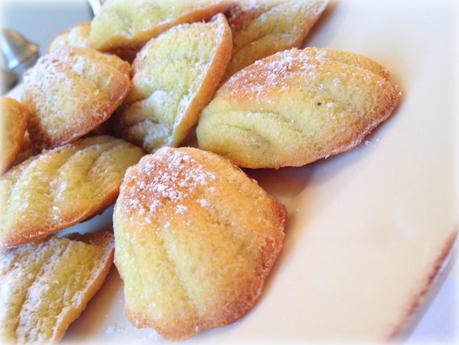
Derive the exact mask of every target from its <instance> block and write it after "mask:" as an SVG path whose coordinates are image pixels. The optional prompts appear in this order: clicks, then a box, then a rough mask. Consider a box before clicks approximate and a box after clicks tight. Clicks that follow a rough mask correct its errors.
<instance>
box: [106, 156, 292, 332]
mask: <svg viewBox="0 0 459 345" xmlns="http://www.w3.org/2000/svg"><path fill="white" fill-rule="evenodd" d="M113 217H114V218H113V219H114V231H115V264H116V266H117V268H118V270H119V272H120V274H121V277H122V279H123V281H124V296H125V301H126V305H125V312H126V315H127V317H128V318H129V320H130V321H131V322H132V323H133V324H134V325H135V326H137V327H152V328H154V329H156V330H157V331H158V332H159V333H160V334H161V335H163V336H164V337H166V338H170V339H181V338H187V337H191V336H193V335H195V334H196V333H198V332H200V331H204V330H206V329H209V328H213V327H219V326H223V325H226V324H228V323H231V322H233V321H235V320H237V319H239V318H240V317H242V316H243V315H244V314H245V313H246V312H247V311H249V310H250V309H251V308H252V307H253V306H254V304H255V303H256V301H257V299H258V297H259V296H260V293H261V290H262V287H263V283H264V281H265V279H266V277H267V275H268V274H269V272H270V270H271V267H272V266H273V264H274V262H275V260H276V258H277V256H278V254H279V252H280V250H281V248H282V244H283V238H284V227H285V222H286V217H287V214H286V210H285V208H284V207H283V206H282V205H281V204H279V203H278V202H277V201H276V200H275V199H273V198H272V197H270V196H269V195H268V194H267V193H266V192H265V191H264V190H263V189H261V188H260V187H259V186H258V184H257V183H256V182H255V181H253V180H252V179H250V178H249V177H247V176H246V175H245V174H244V173H243V172H242V171H241V170H239V169H238V168H236V167H234V166H233V165H232V164H231V163H230V162H229V161H228V160H226V159H224V158H222V157H219V156H218V155H215V154H213V153H210V152H205V151H201V150H198V149H193V148H179V149H175V148H162V149H160V150H158V151H157V152H156V153H155V154H153V155H148V156H145V157H144V158H143V159H142V160H141V161H140V162H139V163H138V164H137V165H136V166H134V167H131V168H130V169H128V172H127V173H126V177H125V178H124V181H123V184H122V186H121V192H120V196H119V198H118V200H117V202H116V206H115V211H114V216H113Z"/></svg>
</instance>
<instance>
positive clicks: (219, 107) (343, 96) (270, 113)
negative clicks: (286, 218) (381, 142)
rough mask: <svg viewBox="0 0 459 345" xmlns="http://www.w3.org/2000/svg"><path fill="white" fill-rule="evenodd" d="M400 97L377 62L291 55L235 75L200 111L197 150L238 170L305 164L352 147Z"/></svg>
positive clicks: (319, 53)
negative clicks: (214, 155)
mask: <svg viewBox="0 0 459 345" xmlns="http://www.w3.org/2000/svg"><path fill="white" fill-rule="evenodd" d="M400 97H401V93H400V90H399V88H398V86H397V85H395V84H394V83H393V82H392V81H391V80H390V76H389V72H387V70H385V69H384V68H383V67H381V66H380V65H378V64H377V63H376V62H374V61H372V60H370V59H368V58H366V57H363V56H360V55H357V54H353V53H348V52H342V51H334V50H330V49H318V48H306V49H304V50H298V49H292V50H288V51H284V52H280V53H277V54H275V55H273V56H271V57H268V58H266V59H263V60H260V61H257V62H256V63H254V64H253V65H251V66H249V67H247V68H245V69H243V70H242V71H240V72H239V73H236V74H235V75H234V76H233V77H231V78H230V79H229V80H228V81H227V82H226V83H225V84H224V85H223V86H222V87H221V89H220V90H219V91H218V92H217V95H216V96H215V98H214V100H213V101H212V102H211V103H210V104H209V105H208V106H207V107H206V109H205V110H204V111H203V113H202V116H201V120H200V122H199V125H198V128H197V137H198V142H199V147H200V148H202V149H204V150H209V151H213V152H216V153H218V154H221V155H223V156H225V157H227V158H229V159H231V160H232V161H233V162H234V163H235V164H237V165H238V166H240V167H247V168H280V167H285V166H302V165H305V164H308V163H311V162H314V161H316V160H318V159H321V158H324V157H328V156H331V155H335V154H338V153H341V152H345V151H347V150H350V149H352V148H353V147H355V146H357V145H358V144H360V143H361V142H362V140H363V138H365V136H366V135H368V134H369V133H370V132H371V131H372V130H373V129H374V128H375V127H376V126H378V125H379V124H380V123H381V122H382V121H384V120H386V119H387V118H388V117H389V116H390V115H391V114H392V113H393V111H394V109H395V108H396V107H397V105H398V104H399V102H400Z"/></svg>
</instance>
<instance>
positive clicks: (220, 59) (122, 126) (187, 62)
mask: <svg viewBox="0 0 459 345" xmlns="http://www.w3.org/2000/svg"><path fill="white" fill-rule="evenodd" d="M231 48H232V41H231V30H230V28H229V26H228V23H227V21H226V18H225V16H224V15H222V14H219V15H217V16H216V17H215V18H214V20H213V21H211V22H209V23H194V24H183V25H179V26H176V27H174V28H172V29H170V30H169V31H166V32H165V33H163V34H161V35H160V36H159V37H157V38H154V39H152V40H150V41H149V42H148V44H147V45H145V47H144V48H143V49H142V50H141V52H140V53H139V54H138V55H137V58H136V60H135V61H134V78H133V81H132V83H133V87H132V90H131V92H130V94H129V96H128V99H127V101H126V102H125V104H126V105H125V106H124V110H123V111H120V114H119V116H117V118H116V119H115V122H118V124H117V127H118V131H119V134H121V136H122V137H123V138H125V139H126V140H129V141H131V142H133V143H135V144H138V145H140V146H142V147H143V148H144V149H145V150H146V151H148V152H153V151H155V150H156V149H157V148H159V147H161V146H178V145H179V144H180V143H181V142H182V141H183V140H184V139H185V137H186V136H187V135H188V133H189V132H190V131H191V129H192V128H193V127H194V126H195V125H196V123H197V122H198V120H199V115H200V113H201V111H202V109H203V108H204V107H205V106H206V105H207V104H208V103H209V101H210V100H211V98H212V97H213V95H214V94H215V91H216V89H217V87H218V85H219V83H220V81H221V78H222V76H223V73H224V72H225V68H226V66H227V64H228V61H229V59H230V57H231Z"/></svg>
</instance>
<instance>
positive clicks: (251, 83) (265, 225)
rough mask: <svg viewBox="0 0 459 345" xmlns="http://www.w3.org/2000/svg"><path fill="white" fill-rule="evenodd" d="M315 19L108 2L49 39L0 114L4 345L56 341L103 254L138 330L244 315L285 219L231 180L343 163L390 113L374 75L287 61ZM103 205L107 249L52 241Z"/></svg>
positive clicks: (275, 10)
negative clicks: (107, 218) (338, 159)
mask: <svg viewBox="0 0 459 345" xmlns="http://www.w3.org/2000/svg"><path fill="white" fill-rule="evenodd" d="M326 5H327V1H326V0H252V1H242V0H239V1H235V0H233V1H225V0H211V1H209V0H205V1H204V0H203V1H201V0H199V1H198V0H196V1H187V0H173V1H162V0H134V1H132V0H109V1H107V2H106V3H105V4H104V5H103V6H102V8H101V9H100V11H99V12H98V13H97V14H96V16H95V18H94V20H93V21H92V22H91V23H88V24H82V25H79V26H76V27H74V28H72V29H70V30H68V31H66V32H64V33H62V34H61V35H59V36H58V37H56V39H55V40H54V41H53V42H52V44H51V46H50V47H49V50H48V53H47V54H46V55H45V56H43V57H42V58H40V59H39V61H38V62H37V64H36V65H35V66H34V67H33V68H31V69H30V70H29V71H28V73H27V75H26V77H25V82H24V85H23V92H22V97H21V102H19V101H16V100H13V99H9V98H3V99H1V100H0V108H1V117H0V119H1V121H2V124H1V150H2V151H1V152H2V155H1V161H0V169H1V171H0V173H1V177H0V201H1V209H2V212H1V214H0V217H1V218H0V247H1V248H2V250H1V259H0V280H1V282H2V284H1V291H2V292H1V296H2V300H1V304H0V305H1V306H0V320H1V321H2V322H1V323H0V330H1V337H2V339H3V340H6V341H10V342H20V343H27V342H30V343H33V342H57V341H59V340H60V339H61V338H62V336H63V334H64V333H65V330H66V329H67V327H68V326H69V325H70V323H71V322H72V321H74V320H75V319H76V318H77V317H78V316H79V314H80V313H81V312H82V311H83V309H84V308H85V306H86V304H87V303H88V301H89V300H90V299H91V297H92V296H93V295H94V294H95V292H96V291H97V290H98V289H99V288H100V287H101V286H102V284H103V281H104V279H105V277H106V276H107V274H108V272H109V269H110V267H111V263H112V262H113V252H114V262H115V264H116V267H117V269H118V270H119V273H120V275H121V278H122V279H123V281H124V298H125V314H126V316H127V318H128V319H129V320H130V321H131V322H132V324H133V325H135V326H136V327H151V328H154V329H155V330H156V331H157V332H159V333H160V334H161V335H162V336H164V337H166V338H169V339H183V338H187V337H191V336H193V335H195V334H196V333H198V332H200V331H204V330H206V329H210V328H213V327H219V326H223V325H226V324H228V323H231V322H234V321H235V320H238V319H239V318H241V317H242V316H243V315H244V314H246V313H247V312H248V311H249V310H250V309H251V308H252V307H253V306H254V304H255V303H256V302H257V300H258V299H259V297H260V294H261V291H262V288H263V284H264V281H265V279H266V278H267V276H268V275H269V272H270V270H271V268H272V267H273V265H274V263H275V261H276V258H277V256H278V255H279V253H280V251H281V248H282V244H283V239H284V236H285V233H284V231H285V227H286V221H287V212H286V209H285V207H284V206H283V205H281V204H280V203H279V202H278V201H276V200H275V199H274V198H273V197H272V196H270V195H268V194H267V193H266V192H265V191H264V190H263V189H262V188H260V186H258V184H257V183H256V182H255V181H254V180H252V179H250V178H249V177H247V176H246V175H245V173H244V172H243V171H242V170H241V169H240V168H256V169H257V168H272V169H278V168H282V167H292V166H295V167H297V166H303V165H305V164H308V163H312V162H314V161H316V160H319V159H322V158H324V157H328V156H330V155H335V154H338V153H341V152H344V151H347V150H350V149H352V148H353V147H355V146H356V145H358V144H360V143H361V142H362V140H363V139H364V138H365V136H366V135H368V134H369V133H370V132H371V131H372V130H373V129H374V128H375V127H376V126H378V125H379V124H380V123H381V122H383V121H384V120H386V119H387V118H388V117H389V116H390V115H391V114H392V113H393V111H394V109H395V108H396V107H397V105H398V104H399V101H400V91H399V88H398V87H397V85H395V84H394V83H393V81H392V80H391V76H390V73H389V72H388V71H387V70H386V69H385V68H384V67H382V66H380V65H379V64H378V63H376V62H374V61H373V60H371V59H369V58H366V57H364V56H360V55H357V54H353V53H349V52H344V51H336V50H331V49H321V48H310V47H308V48H306V49H299V48H300V47H301V46H302V45H303V42H304V39H305V37H306V36H307V34H308V32H309V31H310V29H311V28H312V26H313V25H314V23H315V22H316V21H317V19H318V18H319V17H320V15H321V13H322V12H323V11H324V10H325V8H326ZM194 128H196V132H195V133H196V136H197V143H198V145H197V146H198V148H190V147H186V148H178V147H179V146H180V145H181V144H182V143H183V142H184V141H185V139H187V138H189V137H190V134H191V135H192V134H193V133H194V132H193V129H194ZM147 153H148V154H147ZM142 157H143V158H142ZM113 203H116V205H115V209H114V214H113V225H114V235H113V233H112V232H111V231H110V229H109V230H105V231H102V232H96V233H91V234H85V235H73V236H72V235H71V236H67V237H62V236H59V234H58V233H59V231H61V230H63V229H66V228H68V227H69V226H71V225H74V224H77V223H79V222H82V221H84V220H87V219H89V218H91V217H93V216H94V215H97V214H98V213H100V212H101V211H102V210H104V209H105V208H106V207H108V206H109V205H111V204H113ZM56 234H57V236H55V237H52V236H53V235H56Z"/></svg>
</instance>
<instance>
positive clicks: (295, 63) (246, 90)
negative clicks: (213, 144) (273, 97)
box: [226, 49, 326, 100]
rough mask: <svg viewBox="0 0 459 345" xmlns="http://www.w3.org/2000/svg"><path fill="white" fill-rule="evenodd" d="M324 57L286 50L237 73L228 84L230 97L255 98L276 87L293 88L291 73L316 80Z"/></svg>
mask: <svg viewBox="0 0 459 345" xmlns="http://www.w3.org/2000/svg"><path fill="white" fill-rule="evenodd" d="M322 54H323V55H324V54H326V52H323V53H322ZM322 58H323V56H322V55H319V54H317V55H315V54H306V53H305V52H304V51H302V50H299V49H290V50H285V51H282V52H279V53H277V54H274V55H273V56H271V57H269V58H266V59H262V60H258V61H256V62H255V63H254V64H253V65H251V66H249V67H247V68H245V69H243V70H241V71H240V72H238V73H236V74H235V75H234V76H233V77H232V78H230V80H229V81H228V83H227V84H226V90H228V91H229V93H230V95H231V97H244V96H251V97H253V96H255V100H256V99H257V98H258V97H261V96H263V95H265V94H268V93H269V92H271V91H275V90H276V89H279V88H288V87H290V76H291V75H292V72H296V71H301V72H302V73H303V74H306V76H307V77H308V78H309V79H311V80H313V79H316V77H317V66H319V65H321V64H322V63H324V62H325V60H323V59H322Z"/></svg>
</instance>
